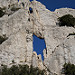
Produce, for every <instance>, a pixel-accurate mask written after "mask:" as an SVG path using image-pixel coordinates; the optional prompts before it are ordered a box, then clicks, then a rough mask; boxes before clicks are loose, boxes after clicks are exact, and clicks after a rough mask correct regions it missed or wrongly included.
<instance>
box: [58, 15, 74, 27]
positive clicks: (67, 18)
mask: <svg viewBox="0 0 75 75" xmlns="http://www.w3.org/2000/svg"><path fill="white" fill-rule="evenodd" d="M58 20H59V26H70V27H71V26H72V27H74V26H75V18H74V17H73V16H72V15H70V14H67V15H64V16H62V17H59V18H58Z"/></svg>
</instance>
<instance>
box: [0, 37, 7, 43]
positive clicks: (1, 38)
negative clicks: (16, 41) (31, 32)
mask: <svg viewBox="0 0 75 75" xmlns="http://www.w3.org/2000/svg"><path fill="white" fill-rule="evenodd" d="M7 39H8V38H7V37H6V36H0V44H2V43H3V42H4V41H5V40H7Z"/></svg>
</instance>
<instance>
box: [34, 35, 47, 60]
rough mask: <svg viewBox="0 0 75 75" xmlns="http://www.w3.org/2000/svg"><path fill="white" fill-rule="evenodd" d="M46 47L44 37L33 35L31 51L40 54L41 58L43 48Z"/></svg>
mask: <svg viewBox="0 0 75 75" xmlns="http://www.w3.org/2000/svg"><path fill="white" fill-rule="evenodd" d="M45 48H46V44H45V41H44V39H40V38H38V37H37V36H35V35H33V51H36V53H37V55H39V54H41V56H42V60H44V57H43V50H44V49H45Z"/></svg>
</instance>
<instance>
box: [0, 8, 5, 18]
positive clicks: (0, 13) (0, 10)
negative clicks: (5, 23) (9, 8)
mask: <svg viewBox="0 0 75 75" xmlns="http://www.w3.org/2000/svg"><path fill="white" fill-rule="evenodd" d="M3 10H4V8H0V17H2V16H3V15H4V14H5V12H3Z"/></svg>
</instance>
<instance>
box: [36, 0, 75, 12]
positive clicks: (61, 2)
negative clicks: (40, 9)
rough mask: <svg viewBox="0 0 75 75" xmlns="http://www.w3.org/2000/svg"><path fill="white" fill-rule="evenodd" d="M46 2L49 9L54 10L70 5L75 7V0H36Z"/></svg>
mask: <svg viewBox="0 0 75 75" xmlns="http://www.w3.org/2000/svg"><path fill="white" fill-rule="evenodd" d="M36 1H39V2H41V3H42V4H44V5H45V6H46V7H47V8H48V9H49V10H51V11H54V10H55V9H57V8H62V7H69V8H74V9H75V0H36Z"/></svg>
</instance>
